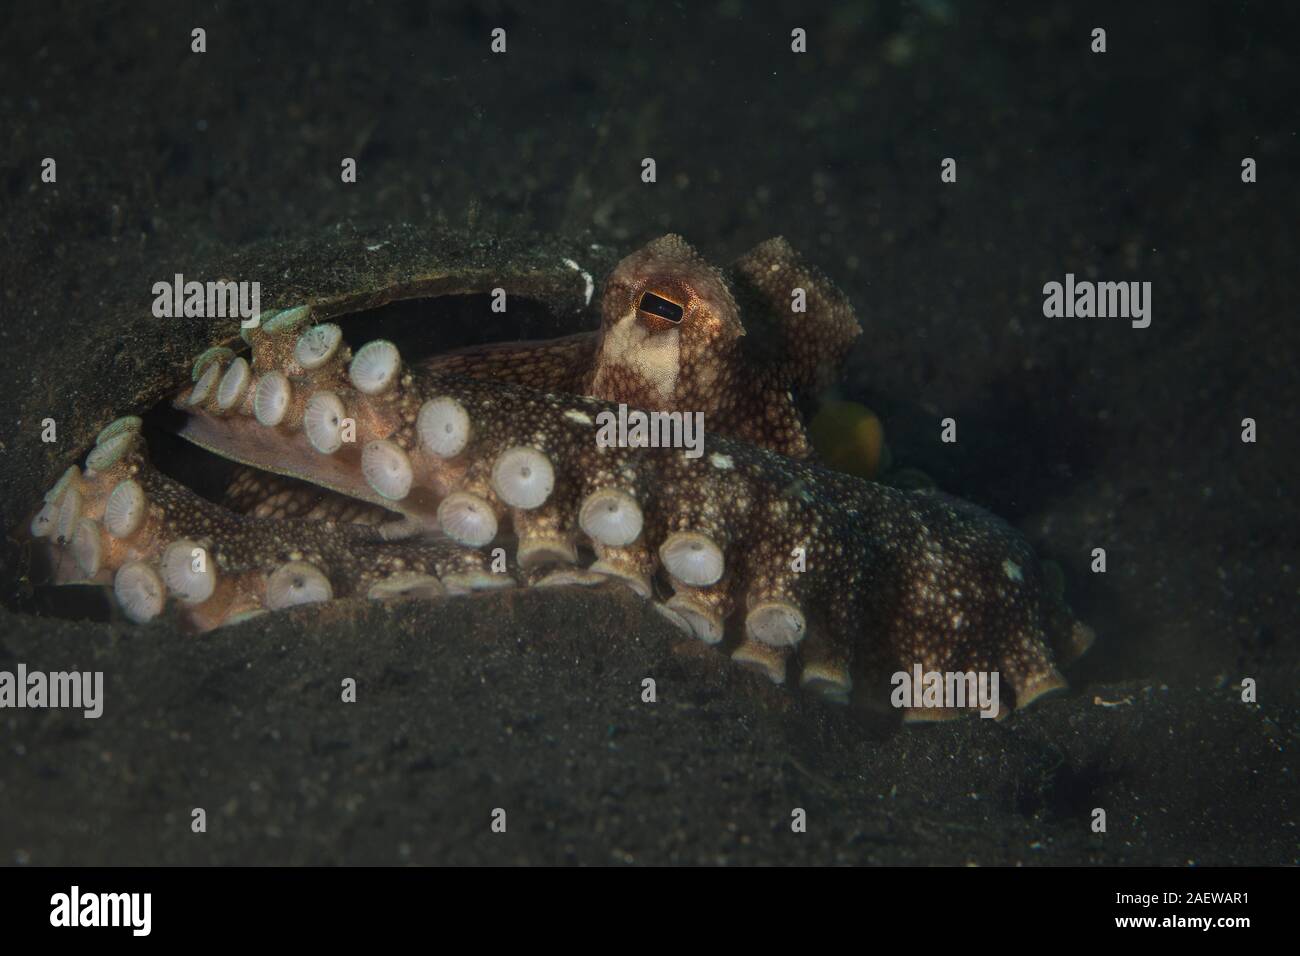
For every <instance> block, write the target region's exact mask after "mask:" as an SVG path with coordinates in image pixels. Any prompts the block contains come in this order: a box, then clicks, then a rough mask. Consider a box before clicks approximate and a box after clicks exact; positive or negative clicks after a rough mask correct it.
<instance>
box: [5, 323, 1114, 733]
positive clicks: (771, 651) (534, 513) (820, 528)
mask: <svg viewBox="0 0 1300 956" xmlns="http://www.w3.org/2000/svg"><path fill="white" fill-rule="evenodd" d="M294 335H296V333H292V334H291V333H288V332H282V333H274V332H264V333H258V334H256V335H254V336H252V343H251V344H252V348H253V355H252V362H251V365H250V363H247V362H244V360H242V359H238V358H236V359H230V357H228V356H225V355H218V356H217V357H216V358H214V359H213V360H212V361H213V362H215V363H217V367H216V369H215V371H214V372H212V373H208V372H207V370H206V369H205V370H204V375H202V376H199V380H198V381H196V383H195V384H194V385H193V386H192V387H189V388H187V389H186V390H185V391H184V392H182V393H181V395H180V396H179V398H178V405H179V406H180V407H182V408H184V409H185V410H186V411H187V412H188V413H189V414H190V416H191V419H192V423H195V422H203V423H205V427H206V430H205V431H203V432H202V434H203V435H204V438H205V443H206V444H207V446H208V447H210V448H212V449H213V450H215V451H217V452H219V453H225V454H229V455H230V457H234V458H237V459H238V460H241V461H245V462H248V463H251V464H256V465H259V466H262V467H272V468H274V467H275V466H276V465H280V466H283V463H284V461H285V460H286V459H292V460H293V461H294V462H295V464H294V466H293V467H294V468H295V469H298V470H302V471H303V472H305V474H304V475H303V477H306V478H307V479H309V480H313V481H315V480H320V483H322V484H324V485H326V486H328V487H333V488H340V489H343V490H346V492H347V493H349V494H352V495H353V496H354V497H360V498H364V499H366V500H372V501H377V502H383V503H385V505H386V507H388V508H389V509H391V510H392V511H394V512H397V513H400V514H402V515H403V516H404V517H403V519H402V520H401V521H400V522H398V524H399V525H400V526H401V527H400V532H401V535H400V540H394V536H393V535H390V534H387V533H386V531H385V528H386V526H385V528H379V529H376V528H373V527H364V526H361V527H359V526H352V525H340V524H334V523H329V522H300V521H285V520H275V519H263V518H256V517H250V516H239V515H234V514H232V513H231V512H229V511H227V510H226V509H223V508H221V507H220V506H217V505H213V504H210V503H207V502H204V501H202V500H201V499H198V498H196V496H194V495H192V494H191V493H189V492H188V491H186V490H185V489H183V488H181V487H180V486H177V485H175V483H173V482H170V480H169V479H166V478H164V477H162V476H161V475H159V474H158V473H157V472H156V471H155V470H154V469H153V468H152V466H151V465H150V464H149V461H148V458H147V456H146V454H145V452H144V447H143V440H142V438H141V436H140V434H139V431H138V422H137V423H136V424H135V425H133V424H132V423H131V422H130V421H126V420H124V422H120V423H115V424H114V425H113V426H110V427H109V428H108V429H106V430H105V432H104V433H103V434H102V435H101V440H100V442H99V444H98V445H97V446H96V448H95V449H94V450H92V452H91V453H90V455H89V456H88V457H87V459H86V463H85V464H86V467H85V470H84V471H83V470H82V469H79V468H75V467H74V468H73V469H70V470H69V473H68V474H67V475H65V477H64V479H62V480H61V481H60V483H59V484H58V485H56V487H55V488H54V489H52V490H51V492H50V494H49V495H48V496H47V499H46V502H45V505H44V507H42V508H41V510H40V512H38V513H37V515H36V516H35V518H34V519H33V521H32V525H31V531H32V534H33V535H34V536H35V537H36V538H37V539H39V541H40V542H41V543H42V545H43V546H44V547H45V548H46V549H47V552H48V554H49V556H50V560H51V562H52V564H53V565H54V566H55V567H56V569H59V570H57V571H56V576H55V580H56V581H60V580H69V579H70V575H71V576H79V577H80V578H81V579H87V580H92V581H97V582H100V583H103V584H111V587H112V589H113V593H114V594H115V596H116V599H117V600H118V602H119V604H120V605H121V606H122V607H123V609H124V610H125V611H126V612H127V613H128V614H129V615H130V616H132V617H134V618H136V619H138V620H148V619H149V618H151V617H153V616H157V615H158V614H159V613H161V612H162V610H163V605H164V604H165V603H167V602H171V603H174V604H176V605H177V606H178V607H179V610H180V613H181V615H182V619H183V620H184V621H185V622H187V623H188V624H189V625H190V626H192V627H193V628H195V629H198V630H205V629H208V628H210V627H214V626H217V625H219V624H223V623H228V622H230V621H232V620H238V619H240V618H241V616H243V615H246V614H248V613H252V612H256V611H261V610H268V609H271V610H274V609H280V608H284V607H290V606H293V605H295V604H301V603H311V602H315V601H323V600H329V599H330V598H332V597H335V596H344V595H349V594H366V595H369V596H371V597H376V598H384V597H387V596H390V595H394V594H403V593H419V594H424V595H434V594H436V593H438V591H439V590H440V589H441V590H450V589H459V590H473V589H475V588H477V587H483V586H500V585H503V584H512V583H515V580H516V579H515V577H514V575H513V574H511V573H506V574H501V573H496V571H495V570H493V569H491V568H489V567H488V565H487V564H485V562H487V561H488V559H489V556H490V555H491V554H492V551H493V550H494V549H495V548H497V547H508V548H510V549H512V550H513V562H512V567H516V568H518V569H519V579H520V580H522V581H523V582H524V583H526V584H539V585H540V584H548V583H549V584H555V583H576V584H583V583H589V582H593V581H604V580H614V581H617V582H621V583H624V584H626V585H627V586H629V587H631V588H633V589H634V590H635V591H637V592H638V593H640V594H642V595H644V596H646V597H647V598H650V599H652V600H656V604H657V606H658V607H659V608H660V609H661V610H662V612H663V613H664V615H665V616H667V617H668V618H669V619H671V620H672V621H673V622H674V623H676V624H677V625H678V626H679V627H681V628H682V630H683V631H684V632H686V633H688V634H691V635H693V636H694V637H696V638H698V639H700V640H702V641H705V642H707V643H710V644H717V645H720V646H721V647H722V648H724V649H726V650H727V651H728V652H729V653H730V654H731V656H732V657H733V659H735V660H736V661H738V662H740V663H741V664H743V665H745V666H747V667H750V668H753V669H755V670H758V671H759V672H761V673H763V674H765V675H766V676H768V677H769V678H771V679H772V680H773V681H775V682H778V683H779V682H784V681H786V680H787V678H788V677H794V676H795V675H797V680H798V682H799V683H800V684H801V685H802V686H804V687H805V688H808V689H811V690H813V691H816V692H819V693H821V694H823V695H825V696H826V697H828V698H829V699H832V700H838V701H847V700H848V699H849V696H850V694H851V692H852V691H853V689H854V687H855V686H862V687H867V688H873V687H875V686H877V683H878V679H879V678H880V677H881V676H882V675H887V674H888V673H889V672H890V671H891V670H894V671H897V670H903V671H910V670H911V669H912V668H913V667H914V666H920V667H921V668H923V669H924V670H926V671H946V672H953V671H987V670H995V671H997V672H999V673H1000V674H1001V677H1002V680H1003V682H1004V684H1005V685H1009V686H1010V688H1011V689H1012V691H1013V693H1014V697H1015V702H1016V706H1018V707H1019V706H1024V705H1025V704H1027V703H1029V702H1031V701H1033V700H1035V699H1036V698H1038V697H1040V696H1042V695H1043V694H1044V693H1047V692H1049V691H1052V690H1056V689H1059V688H1061V687H1063V686H1064V681H1063V679H1062V677H1061V675H1060V673H1059V672H1058V670H1057V664H1058V662H1061V661H1066V660H1069V659H1071V658H1072V657H1074V656H1076V655H1077V654H1078V653H1080V652H1081V651H1082V650H1083V649H1084V648H1085V647H1086V646H1087V643H1088V641H1089V640H1090V632H1089V631H1088V630H1087V628H1085V627H1084V626H1083V625H1081V624H1079V623H1078V622H1077V621H1076V620H1075V619H1074V617H1073V615H1072V614H1071V613H1070V611H1069V609H1068V608H1067V607H1066V606H1065V604H1064V602H1063V601H1062V600H1061V598H1060V595H1059V593H1057V592H1056V591H1055V590H1054V589H1053V588H1052V587H1051V585H1050V583H1049V576H1048V575H1046V574H1045V573H1044V572H1043V570H1042V568H1041V566H1040V564H1039V562H1038V560H1037V558H1036V557H1035V555H1034V554H1033V552H1032V550H1031V549H1030V547H1029V545H1028V544H1027V543H1026V542H1025V540H1024V539H1023V538H1022V537H1021V536H1020V535H1019V534H1018V533H1016V532H1015V531H1014V530H1013V529H1012V528H1010V527H1009V526H1008V525H1006V524H1005V523H1003V522H1001V521H999V520H998V519H996V518H995V517H993V516H992V515H989V514H988V513H986V512H984V511H982V510H980V509H977V508H974V507H973V506H970V505H966V504H964V503H961V502H958V501H956V500H955V499H950V498H947V497H945V496H942V495H937V494H933V493H927V492H904V491H900V490H897V489H892V488H888V487H885V486H882V485H877V484H874V483H872V482H868V481H863V480H860V479H855V478H852V477H850V476H847V475H842V474H838V473H835V472H831V471H828V470H826V469H823V468H820V467H817V466H815V465H812V464H808V463H804V462H798V461H792V460H790V459H788V458H785V457H783V456H780V455H777V454H774V453H772V452H769V451H765V450H762V449H758V448H755V447H753V446H750V445H747V444H745V443H742V442H738V441H732V440H726V439H721V438H714V437H710V439H709V441H708V445H707V448H706V450H705V453H704V454H703V455H702V456H701V457H698V458H692V457H688V456H687V455H686V454H685V453H684V452H683V451H681V450H676V449H656V448H623V447H605V445H603V444H602V443H601V442H600V441H599V440H598V424H597V420H598V418H599V417H600V414H601V413H602V412H606V411H609V410H610V407H611V406H610V405H609V404H608V403H604V402H600V401H597V400H594V399H584V398H579V397H573V396H565V395H556V394H548V393H543V392H538V391H535V390H532V389H527V388H523V387H518V386H512V385H508V384H502V383H499V382H485V381H481V380H475V379H470V378H465V377H461V376H455V375H449V374H445V373H442V372H430V371H427V370H423V369H417V370H403V369H402V368H401V364H400V356H398V355H397V354H396V352H395V350H391V348H390V347H389V346H388V344H386V343H384V344H382V345H380V346H379V347H373V346H374V343H371V345H370V346H367V347H366V349H361V350H358V352H357V353H356V355H355V356H354V355H353V354H352V353H351V351H350V350H349V349H347V348H346V346H345V345H343V344H342V343H339V342H337V341H335V338H334V337H333V336H332V335H331V336H329V337H327V338H328V342H327V343H326V344H327V345H328V346H329V348H328V349H322V348H319V347H318V346H320V345H321V336H320V335H319V334H315V333H313V332H312V330H308V331H307V332H304V333H303V336H304V337H305V341H304V340H299V341H297V342H295V341H292V339H293V338H294ZM325 352H328V355H324V353H325ZM322 355H324V357H323V358H322ZM300 359H306V360H307V361H306V362H305V363H304V362H303V361H300ZM241 362H244V364H243V365H241V364H240V363H241ZM307 365H310V368H308V367H306V366H307ZM250 367H251V368H253V369H256V370H257V373H258V378H257V380H256V381H252V380H250V379H251V377H250V375H249V374H248V371H249V368H250ZM263 382H266V383H268V384H266V385H263ZM286 388H288V389H289V391H288V392H286V391H285V389H286ZM268 409H270V411H269V412H268ZM345 422H346V423H350V424H351V427H352V429H353V430H354V434H353V435H351V437H350V439H349V438H340V430H341V429H342V428H343V423H345ZM208 426H210V427H208ZM195 433H196V434H198V432H197V431H196V432H195ZM361 489H364V493H363V492H362V491H361ZM587 554H594V557H595V560H594V562H591V563H590V564H585V559H584V558H583V557H582V556H583V555H587ZM909 716H911V717H913V718H914V719H934V718H936V717H940V716H952V713H951V711H943V712H934V713H927V712H925V711H912V712H909Z"/></svg>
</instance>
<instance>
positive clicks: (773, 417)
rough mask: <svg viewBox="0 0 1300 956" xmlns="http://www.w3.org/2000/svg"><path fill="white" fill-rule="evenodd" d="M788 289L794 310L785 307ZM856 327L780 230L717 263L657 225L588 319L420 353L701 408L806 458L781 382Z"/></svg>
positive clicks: (519, 378)
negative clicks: (591, 325) (548, 335)
mask: <svg viewBox="0 0 1300 956" xmlns="http://www.w3.org/2000/svg"><path fill="white" fill-rule="evenodd" d="M794 290H800V293H801V295H802V296H803V299H804V302H803V308H802V311H798V312H796V311H794V310H793V309H792V301H793V300H792V292H793V291H794ZM742 314H743V317H744V321H743V322H742ZM861 332H862V329H861V327H860V326H859V325H858V320H857V316H856V315H855V314H854V312H853V307H852V305H851V304H850V303H849V301H848V299H847V298H846V297H845V296H844V294H843V293H842V292H840V291H839V290H838V289H837V288H836V287H835V285H834V284H833V283H832V282H831V281H830V280H829V279H827V278H826V277H825V276H823V275H821V274H820V273H819V272H818V271H817V270H816V269H814V268H813V267H812V266H810V265H809V264H807V263H805V262H804V261H803V260H802V259H801V258H800V257H799V255H798V254H797V253H796V252H795V251H794V249H793V248H791V246H790V244H789V243H787V242H786V241H785V240H784V239H781V238H775V239H769V240H768V241H766V242H763V243H760V244H759V245H757V246H755V247H754V248H753V249H751V250H750V251H749V252H748V253H746V254H745V255H743V256H741V257H740V258H739V259H737V260H736V261H735V262H733V263H732V264H731V266H730V267H729V268H728V269H727V270H726V272H723V271H722V270H720V269H717V268H714V267H713V266H711V265H710V264H709V263H708V262H706V261H705V260H704V259H703V258H701V257H700V255H699V254H698V253H697V252H696V251H695V250H694V249H693V248H691V246H690V245H689V244H688V243H687V242H686V240H684V239H682V237H681V236H677V235H667V236H663V237H661V238H659V239H656V240H654V241H653V242H650V243H648V244H647V245H645V246H643V247H642V248H640V249H638V250H637V251H636V252H634V253H632V254H631V255H629V256H628V257H626V258H625V259H623V260H622V261H621V262H620V263H619V264H618V265H617V266H616V267H615V268H614V270H613V272H612V273H611V274H610V276H609V278H608V279H607V280H606V282H605V288H604V293H603V296H602V298H601V326H600V329H599V330H598V331H595V332H589V333H582V334H579V335H571V336H567V337H565V338H561V339H552V340H550V341H547V342H521V343H506V344H494V345H485V346H477V347H473V348H469V349H462V350H459V351H456V352H450V353H445V354H443V355H438V356H434V357H433V358H431V359H427V360H425V361H424V362H423V363H422V365H423V367H424V368H427V369H430V370H433V371H440V372H450V373H459V374H463V375H469V376H472V377H474V378H490V379H493V380H496V381H503V382H511V383H513V384H516V385H525V386H528V387H530V388H538V389H543V390H545V391H549V392H568V393H571V394H578V395H590V396H593V397H595V398H603V399H606V400H608V401H611V402H621V403H624V404H626V405H628V406H629V407H631V408H639V409H650V410H654V411H665V412H703V413H704V417H705V421H706V422H707V425H708V428H709V431H711V432H712V433H713V434H717V435H726V436H729V437H733V438H739V439H741V440H743V441H747V442H750V443H751V444H755V445H758V446H760V447H762V448H770V449H772V450H773V451H776V452H779V453H781V454H782V455H786V456H787V457H790V458H808V457H810V456H811V454H812V445H811V443H810V441H809V439H808V435H807V432H806V431H805V429H804V425H803V422H802V420H801V418H800V416H799V412H798V409H797V408H796V406H795V399H794V396H793V395H792V390H800V391H810V392H815V391H816V390H818V389H821V388H824V387H825V386H826V385H827V384H829V383H830V381H831V380H832V379H833V378H834V377H835V375H836V374H837V373H838V371H839V368H840V366H841V364H842V362H843V359H844V356H845V354H846V353H847V351H848V349H849V347H850V346H851V345H852V343H853V340H854V339H855V338H857V337H858V336H859V335H860V334H861Z"/></svg>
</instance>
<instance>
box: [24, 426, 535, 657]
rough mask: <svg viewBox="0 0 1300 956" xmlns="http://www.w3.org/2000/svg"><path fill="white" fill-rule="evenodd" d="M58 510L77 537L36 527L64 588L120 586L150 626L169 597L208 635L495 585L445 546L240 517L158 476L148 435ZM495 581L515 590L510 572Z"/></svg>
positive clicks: (105, 448)
mask: <svg viewBox="0 0 1300 956" xmlns="http://www.w3.org/2000/svg"><path fill="white" fill-rule="evenodd" d="M46 507H52V508H53V509H55V510H56V512H57V514H58V515H59V526H60V527H61V526H62V523H66V524H68V525H70V526H73V527H75V529H76V530H75V532H74V533H73V534H72V535H71V536H70V537H68V538H66V539H62V538H55V537H54V536H53V532H52V531H51V530H47V529H46V528H45V527H44V525H43V523H42V524H38V523H36V522H35V521H34V522H33V533H34V534H35V535H36V536H37V537H38V539H51V538H52V539H53V540H52V541H51V544H53V545H54V546H53V547H51V548H50V549H49V557H50V564H51V577H52V580H53V582H54V583H56V584H65V583H75V582H91V583H97V584H102V585H105V586H109V587H111V588H112V591H113V594H114V597H115V599H116V601H117V603H118V606H119V607H120V608H121V609H122V611H123V612H124V613H125V614H126V616H127V617H129V618H130V619H131V620H134V621H136V622H139V623H143V622H146V621H149V620H151V619H153V618H154V617H157V616H158V615H159V614H161V613H162V611H163V608H164V605H165V603H166V601H167V599H168V598H169V597H170V598H171V599H173V602H174V603H175V604H176V605H177V607H178V610H179V615H180V620H181V622H182V624H184V625H185V626H187V627H189V628H191V629H193V630H196V631H205V630H209V629H211V628H213V627H217V626H219V625H222V624H229V623H235V622H238V621H240V620H244V619H246V618H247V616H248V615H250V614H252V613H255V612H259V611H265V610H282V609H285V608H288V607H293V606H296V605H298V604H307V603H317V602H321V601H327V600H330V599H332V598H334V597H348V596H352V595H369V596H371V597H374V598H378V599H391V598H394V597H398V596H411V595H414V596H426V597H427V596H435V595H439V594H442V593H444V591H453V592H455V591H463V590H472V589H474V587H475V586H476V584H480V583H481V582H480V581H479V580H478V579H479V578H481V577H482V576H484V575H488V574H489V573H490V572H489V571H488V565H487V562H486V560H485V558H484V556H483V555H482V554H480V553H478V552H476V551H469V550H466V549H464V548H460V547H457V546H455V545H453V544H452V543H451V542H448V541H446V540H445V539H439V538H424V539H421V540H419V541H415V542H398V543H395V542H389V541H386V540H384V538H383V537H382V536H380V535H379V534H377V533H376V530H375V529H373V528H370V527H366V526H363V525H352V524H338V523H335V522H331V521H319V522H304V521H293V520H283V519H266V518H254V517H249V516H245V515H238V514H235V513H233V512H231V511H229V510H227V509H225V508H222V507H221V506H220V505H217V504H214V503H212V502H209V501H207V500H205V499H203V498H201V497H199V496H198V495H197V494H195V493H194V492H192V491H190V490H189V489H188V488H186V487H185V486H183V485H181V484H179V483H178V482H176V481H174V480H172V479H171V478H168V477H167V476H165V475H163V474H161V473H160V472H159V471H157V470H156V469H155V468H154V467H153V466H152V464H151V463H150V462H149V459H148V455H147V450H146V448H145V443H144V439H143V438H142V436H141V435H140V433H139V430H138V424H137V425H136V427H134V428H131V429H128V430H126V431H124V432H122V433H120V434H118V435H116V436H115V437H113V438H111V439H109V440H108V441H107V442H103V443H101V444H99V445H97V446H96V448H95V449H94V450H92V451H91V453H90V454H89V455H88V456H87V460H86V468H85V470H84V471H82V470H81V469H77V468H75V466H74V469H71V470H70V471H69V473H68V475H67V476H66V477H65V479H63V480H61V482H60V485H58V486H56V487H55V488H54V489H52V495H51V499H50V501H49V502H47V503H46ZM492 580H493V585H492V586H509V585H512V584H513V583H514V578H513V577H512V575H511V574H510V573H509V572H507V573H504V574H495V575H492ZM444 584H445V585H446V587H445V588H444Z"/></svg>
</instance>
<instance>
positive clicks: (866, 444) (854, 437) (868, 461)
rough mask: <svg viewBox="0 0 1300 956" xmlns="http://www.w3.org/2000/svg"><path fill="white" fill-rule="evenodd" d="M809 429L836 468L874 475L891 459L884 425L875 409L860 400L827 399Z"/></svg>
mask: <svg viewBox="0 0 1300 956" xmlns="http://www.w3.org/2000/svg"><path fill="white" fill-rule="evenodd" d="M809 431H810V432H811V434H812V442H813V448H815V449H816V450H817V455H818V456H819V457H820V458H821V460H822V462H823V463H825V464H826V466H827V467H828V468H834V469H835V470H836V471H842V472H844V473H846V474H849V475H857V476H858V477H859V478H874V477H875V476H876V475H877V474H879V473H880V471H881V470H882V465H883V464H884V462H885V460H886V459H887V456H888V450H887V449H886V448H885V428H884V426H883V425H881V424H880V419H879V418H877V417H876V415H875V413H874V412H873V411H871V409H869V408H867V407H865V406H863V405H859V404H858V403H857V402H845V401H827V402H823V403H822V406H821V407H820V408H819V409H818V410H817V414H816V415H815V416H813V420H812V424H811V425H810V426H809Z"/></svg>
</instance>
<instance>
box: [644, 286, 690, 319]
mask: <svg viewBox="0 0 1300 956" xmlns="http://www.w3.org/2000/svg"><path fill="white" fill-rule="evenodd" d="M638 308H639V309H640V310H641V311H642V312H646V313H648V314H650V315H654V316H658V317H659V318H661V319H667V320H668V321H669V322H680V321H681V320H682V315H683V314H684V313H685V310H684V309H683V308H682V307H681V306H680V305H678V304H677V303H676V302H669V301H668V300H667V299H665V298H663V297H662V296H658V295H655V294H654V293H653V292H646V293H645V294H643V295H642V296H641V304H640V305H639V306H638Z"/></svg>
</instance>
